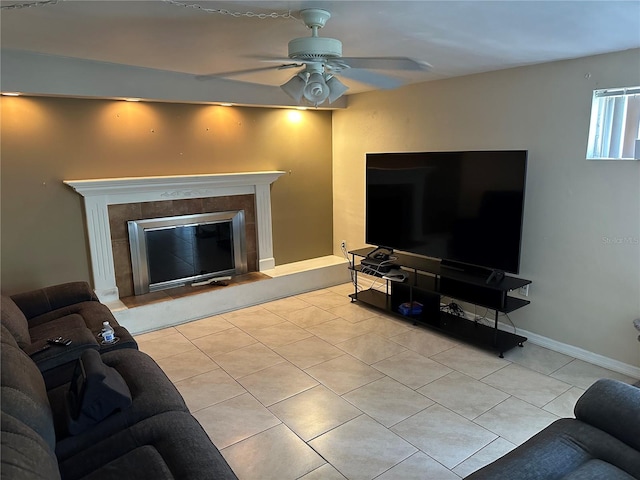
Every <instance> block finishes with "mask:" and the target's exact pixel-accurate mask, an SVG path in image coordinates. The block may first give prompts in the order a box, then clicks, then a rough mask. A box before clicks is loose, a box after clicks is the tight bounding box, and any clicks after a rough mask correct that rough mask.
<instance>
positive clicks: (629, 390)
mask: <svg viewBox="0 0 640 480" xmlns="http://www.w3.org/2000/svg"><path fill="white" fill-rule="evenodd" d="M574 413H575V415H576V418H577V419H578V420H581V421H583V422H585V423H588V424H590V425H592V426H594V427H596V428H599V429H600V430H603V431H605V432H607V433H608V434H609V435H612V436H613V437H615V438H617V439H619V440H621V441H622V442H624V443H626V444H627V445H629V446H631V447H633V448H634V449H636V450H640V435H638V432H640V388H638V387H635V386H633V385H629V384H627V383H623V382H619V381H617V380H610V379H601V380H598V381H597V382H596V383H594V384H593V385H591V386H590V387H589V388H588V389H587V391H586V392H585V393H584V394H583V395H582V396H581V397H580V399H579V400H578V402H577V403H576V406H575V409H574Z"/></svg>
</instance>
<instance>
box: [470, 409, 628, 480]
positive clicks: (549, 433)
mask: <svg viewBox="0 0 640 480" xmlns="http://www.w3.org/2000/svg"><path fill="white" fill-rule="evenodd" d="M595 459H598V460H601V461H602V462H605V463H608V464H611V465H614V466H616V467H617V468H618V469H620V470H622V471H624V472H626V473H627V474H629V475H631V476H632V477H635V478H640V452H639V451H637V450H635V449H633V448H631V447H630V446H629V445H627V444H625V443H624V442H621V441H620V440H618V439H617V438H614V437H612V436H611V435H609V434H608V433H606V432H603V431H602V430H599V429H597V428H595V427H593V426H591V425H589V424H587V423H584V422H581V421H580V420H576V419H571V418H563V419H560V420H556V421H555V422H554V423H552V424H551V425H549V426H548V427H547V428H545V429H544V430H542V431H541V432H540V433H538V434H536V435H534V436H533V437H531V438H530V439H529V440H527V441H526V442H525V443H523V444H522V445H520V446H519V447H517V448H515V449H514V450H512V451H511V452H509V453H507V454H506V455H505V456H503V457H502V458H500V459H499V460H497V461H496V462H494V463H491V464H489V465H487V466H486V467H484V468H482V469H480V470H478V471H477V472H475V473H473V474H471V475H470V476H469V477H467V478H468V479H473V480H478V479H490V480H512V479H513V478H514V472H517V478H518V480H561V479H564V478H565V477H567V476H568V475H571V474H572V472H574V471H576V470H578V469H580V468H582V465H584V464H586V463H587V462H590V461H592V460H595ZM576 478H580V477H576ZM605 478H606V477H605Z"/></svg>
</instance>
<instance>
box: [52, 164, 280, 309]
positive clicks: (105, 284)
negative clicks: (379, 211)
mask: <svg viewBox="0 0 640 480" xmlns="http://www.w3.org/2000/svg"><path fill="white" fill-rule="evenodd" d="M284 173H285V172H282V171H269V172H245V173H222V174H211V175H175V176H162V177H127V178H102V179H92V180H65V181H64V183H65V184H66V185H69V186H70V187H71V188H73V189H74V190H75V191H76V192H78V193H79V194H80V195H82V196H83V197H84V205H85V215H86V219H87V233H88V237H89V250H90V252H91V267H92V273H93V282H94V287H95V291H96V294H97V295H98V298H99V299H100V301H102V302H105V303H106V302H112V301H116V300H118V298H119V296H118V287H117V286H116V276H115V267H114V262H113V250H112V247H111V228H110V226H109V210H108V206H109V205H118V204H126V203H138V202H153V201H161V200H177V199H185V198H206V197H222V196H228V195H246V194H254V195H255V199H256V200H255V201H256V229H257V235H258V268H259V270H260V271H264V270H269V269H272V268H274V267H275V260H274V258H273V234H272V228H271V195H270V190H269V188H270V185H271V184H272V183H273V182H275V181H276V180H277V179H278V178H279V177H280V176H281V175H283V174H284Z"/></svg>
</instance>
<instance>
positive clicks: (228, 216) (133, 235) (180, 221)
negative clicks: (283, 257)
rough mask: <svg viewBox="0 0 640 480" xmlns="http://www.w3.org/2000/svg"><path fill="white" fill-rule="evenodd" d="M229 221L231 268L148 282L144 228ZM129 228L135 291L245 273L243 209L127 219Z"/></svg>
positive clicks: (142, 292) (154, 289)
mask: <svg viewBox="0 0 640 480" xmlns="http://www.w3.org/2000/svg"><path fill="white" fill-rule="evenodd" d="M222 222H231V231H232V236H233V258H234V265H235V268H234V269H230V270H225V271H222V272H214V273H209V274H206V275H193V276H190V277H183V278H179V279H175V280H170V281H166V282H161V283H155V284H149V263H148V259H147V240H146V235H145V232H146V231H149V230H157V229H162V228H171V227H187V226H195V225H207V224H213V223H222ZM127 226H128V229H129V246H130V252H131V267H132V273H133V285H134V291H135V294H136V295H142V294H145V293H149V292H155V291H158V290H164V289H166V288H172V287H178V286H183V285H186V284H188V283H190V282H196V281H201V280H206V279H208V278H213V277H217V276H222V275H231V276H233V275H240V274H243V273H247V250H246V235H245V214H244V210H237V211H227V212H215V213H198V214H192V215H177V216H172V217H161V218H149V219H143V220H131V221H128V222H127Z"/></svg>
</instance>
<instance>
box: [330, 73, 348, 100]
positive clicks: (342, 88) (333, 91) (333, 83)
mask: <svg viewBox="0 0 640 480" xmlns="http://www.w3.org/2000/svg"><path fill="white" fill-rule="evenodd" d="M327 86H328V87H329V103H333V102H335V101H336V100H337V99H338V98H340V97H341V96H342V95H343V94H344V93H345V92H346V91H347V90H349V87H347V86H346V85H345V84H344V83H342V82H341V81H340V80H338V79H337V78H336V77H334V76H331V77H329V78H328V79H327Z"/></svg>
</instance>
